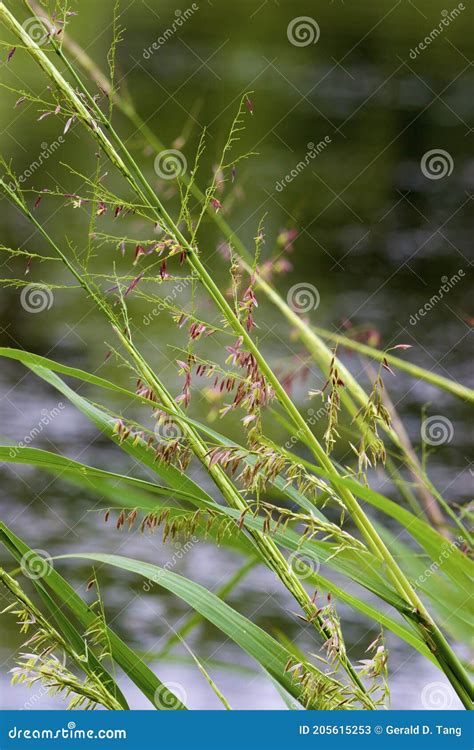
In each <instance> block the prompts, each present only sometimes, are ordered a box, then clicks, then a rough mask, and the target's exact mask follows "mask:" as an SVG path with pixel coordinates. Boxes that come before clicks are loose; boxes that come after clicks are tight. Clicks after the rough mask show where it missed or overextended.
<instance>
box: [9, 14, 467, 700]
mask: <svg viewBox="0 0 474 750" xmlns="http://www.w3.org/2000/svg"><path fill="white" fill-rule="evenodd" d="M0 17H1V18H3V20H4V22H5V25H6V26H7V27H8V28H10V30H11V31H13V33H14V34H15V35H16V36H17V37H19V39H20V40H21V41H22V42H23V44H24V45H25V47H26V48H27V49H28V51H29V52H30V54H31V55H32V56H33V57H34V58H35V59H36V61H37V62H38V63H39V65H40V66H41V67H42V68H43V70H44V71H45V72H46V74H47V75H48V76H49V77H50V78H51V79H52V80H53V81H54V82H55V83H56V85H57V86H58V88H59V89H60V90H61V91H62V93H63V94H64V96H65V97H66V98H67V99H68V100H69V102H70V103H72V104H73V105H74V107H75V108H76V111H77V113H78V115H79V116H80V118H81V119H82V120H83V121H84V123H85V124H86V125H87V126H88V127H89V128H90V129H91V130H92V132H93V134H94V136H95V137H96V139H97V140H98V142H99V144H100V146H101V148H102V149H103V150H104V152H105V153H106V154H107V156H108V157H109V159H110V160H111V161H112V163H113V164H114V165H115V166H116V167H117V168H118V169H119V171H120V172H121V173H122V174H123V176H124V177H125V179H126V180H127V182H128V183H129V184H130V186H131V187H132V189H133V190H134V192H136V193H137V195H138V196H139V197H140V198H141V199H142V200H145V201H146V203H147V204H148V206H149V207H150V208H151V209H152V210H153V211H154V212H155V214H156V216H157V219H158V221H160V222H162V223H164V226H165V228H166V229H167V231H168V232H169V234H170V235H172V236H173V237H174V239H176V240H177V241H178V242H179V243H180V244H181V245H182V247H183V248H184V249H185V250H186V252H187V257H186V259H187V262H188V263H189V264H190V266H191V267H192V268H193V269H194V271H195V272H196V274H197V276H198V277H199V280H200V281H201V283H202V284H203V286H204V288H205V289H206V291H207V292H208V294H209V295H210V297H211V298H212V299H213V301H214V302H215V304H216V306H217V307H218V309H220V311H221V312H222V314H223V315H224V317H225V319H226V320H227V322H228V323H229V325H230V326H231V327H232V329H233V330H234V332H235V333H236V335H237V336H239V337H242V340H243V342H244V343H245V346H246V348H247V350H248V351H249V352H250V353H251V354H253V356H254V357H255V359H256V361H257V363H258V365H259V368H260V371H261V372H262V374H263V375H264V376H265V378H266V379H267V381H268V383H269V384H271V385H272V387H273V389H274V391H275V394H276V396H277V398H278V400H279V402H280V404H281V406H282V407H283V408H284V410H285V411H286V412H287V414H288V415H289V416H290V418H291V419H292V421H293V422H294V424H295V426H296V427H297V428H298V430H301V433H302V434H303V435H305V437H306V439H307V442H308V444H309V446H310V448H311V450H312V452H313V454H314V456H315V457H316V458H317V460H318V461H319V462H320V465H321V467H322V468H324V469H325V470H326V471H327V472H329V473H330V474H331V475H332V476H333V477H334V478H335V479H337V478H339V477H340V475H339V473H338V472H337V470H336V469H335V468H334V466H333V464H332V461H331V460H330V458H329V457H328V456H327V455H326V453H325V451H324V449H323V447H322V446H321V445H320V444H319V442H318V440H317V439H316V437H315V436H314V435H313V433H312V431H311V429H310V428H309V426H308V425H307V423H306V422H305V420H304V419H303V417H302V416H301V414H300V413H299V411H298V409H297V408H296V406H295V405H294V404H293V401H292V400H291V398H290V397H289V396H288V394H287V393H286V391H285V389H284V388H283V386H282V385H281V383H280V382H279V380H278V378H277V377H276V376H275V374H274V373H273V371H272V369H271V368H270V366H269V365H268V364H267V362H266V360H265V358H264V357H263V355H262V354H261V353H260V351H259V349H258V347H257V346H256V345H255V344H254V342H253V340H252V338H251V337H250V336H249V334H248V332H247V330H246V329H245V328H244V327H243V326H242V324H241V322H240V320H239V319H238V318H237V316H236V315H235V313H234V311H233V310H232V308H231V307H230V305H229V304H228V302H227V300H226V299H225V297H224V296H223V294H222V293H221V291H220V290H219V288H218V287H217V285H216V284H215V282H214V281H213V279H212V277H211V276H210V274H209V273H208V271H207V269H206V268H205V267H204V265H203V263H202V262H201V260H200V259H199V257H198V255H197V253H196V252H195V249H194V248H193V247H191V246H190V244H189V242H188V241H187V239H186V238H185V237H184V235H183V234H182V232H181V231H180V230H179V228H178V227H177V226H176V225H175V223H174V222H173V220H172V218H171V217H170V216H169V214H168V212H167V211H166V209H165V208H164V206H163V205H162V203H161V201H160V200H159V198H158V196H157V195H156V194H155V192H154V191H153V189H152V187H151V186H150V185H149V183H148V182H147V180H146V178H145V177H144V176H143V174H142V172H141V170H140V168H139V167H138V165H137V164H136V163H135V161H134V159H133V157H132V156H131V155H130V154H129V152H128V151H127V149H126V147H125V146H124V144H123V143H122V141H121V139H120V138H119V136H118V135H117V134H116V132H115V131H114V129H113V128H112V126H111V124H110V123H109V122H108V123H107V130H108V132H109V133H110V137H111V138H112V140H113V141H114V142H115V143H116V145H117V147H118V148H119V149H120V150H121V151H122V153H123V154H124V158H122V157H121V156H120V155H119V154H118V153H117V151H116V149H115V148H114V146H113V145H112V143H111V142H110V141H109V140H108V138H107V137H106V135H105V134H104V133H103V131H102V129H101V128H100V127H99V125H98V122H97V121H96V120H95V119H94V118H93V116H92V115H91V114H90V112H89V111H88V109H87V108H86V107H85V106H84V104H83V103H82V101H81V99H80V97H78V96H77V94H76V93H75V92H74V90H73V89H72V87H71V86H70V85H69V84H68V83H67V81H66V80H65V79H64V78H63V76H62V75H61V74H60V73H59V71H58V70H57V69H56V68H55V66H54V65H53V64H52V63H51V61H50V60H49V58H48V57H47V56H46V55H45V54H44V53H43V51H42V50H41V49H40V47H39V46H38V45H37V44H36V43H35V42H34V41H33V40H32V39H31V38H30V37H29V35H28V34H27V33H26V31H25V30H24V29H23V28H22V26H21V25H20V24H19V23H18V21H17V20H16V18H15V17H14V16H13V15H12V14H11V13H10V12H9V11H8V9H7V8H6V7H5V4H4V3H3V2H0ZM90 101H91V102H93V100H92V97H90ZM93 104H94V108H95V109H98V107H97V106H96V105H95V103H93ZM99 112H100V110H99ZM98 119H99V121H100V120H103V119H104V115H103V113H101V112H100V117H99V118H98ZM124 159H125V161H126V162H128V166H126V164H125V161H124ZM151 375H153V373H151ZM154 377H155V376H154V375H153V378H154ZM173 405H174V404H173ZM198 439H199V438H198ZM225 476H226V475H225ZM224 486H225V482H223V487H224ZM339 493H340V496H341V499H342V500H343V502H344V504H345V505H346V507H347V510H348V511H349V513H350V514H351V515H352V517H353V520H354V521H355V523H356V525H357V526H358V528H359V530H360V532H361V534H362V535H363V537H364V539H365V540H366V542H367V544H368V547H369V548H370V549H371V550H372V552H373V553H374V554H375V555H376V557H377V558H378V559H379V560H380V561H381V562H382V563H383V564H384V565H385V567H386V571H387V574H388V577H389V578H390V580H391V581H392V583H393V585H394V587H395V589H396V590H397V591H398V592H399V593H400V594H401V595H402V597H403V598H404V599H405V600H406V601H407V602H408V603H409V604H410V605H411V606H412V607H413V609H414V611H415V612H417V613H418V615H419V617H420V620H421V622H420V623H419V626H418V627H419V630H420V633H421V635H422V637H423V640H424V641H425V642H426V643H427V644H428V645H429V646H431V648H432V650H433V651H434V654H435V656H436V658H437V659H438V662H439V664H440V666H441V668H442V669H443V671H445V673H446V674H447V676H448V678H449V679H450V681H451V683H452V684H453V687H454V688H455V690H456V692H457V693H458V695H459V697H460V699H461V700H462V702H463V704H464V705H465V706H466V708H472V703H471V701H470V700H469V696H470V695H472V685H471V683H470V680H469V678H468V676H467V674H466V671H465V669H464V667H463V665H462V664H461V662H460V661H459V659H458V658H457V656H456V655H455V654H454V652H453V650H452V649H451V647H450V645H449V643H448V642H447V640H446V639H445V637H444V635H443V634H442V633H441V631H440V630H439V628H438V626H437V625H436V623H435V622H434V621H433V619H432V618H431V615H430V614H429V612H428V611H427V610H426V608H425V606H424V604H423V603H422V601H421V600H420V599H419V597H418V595H417V594H416V592H415V590H414V589H413V588H412V586H411V584H410V582H409V580H408V578H407V577H406V576H405V574H404V573H403V571H402V570H401V569H400V568H399V566H398V564H397V563H396V561H395V560H394V558H393V557H392V555H391V554H390V552H389V550H388V549H387V547H386V546H385V544H384V543H383V541H382V539H381V538H380V536H379V535H378V533H377V531H376V529H375V528H374V526H373V525H372V523H371V521H370V520H369V518H368V517H367V516H366V515H365V513H364V512H363V510H362V508H361V507H360V505H359V503H358V502H357V499H356V498H355V497H354V496H353V495H352V493H351V492H350V491H348V490H347V489H346V488H340V489H339ZM269 542H270V540H268V539H264V543H265V545H268V543H269ZM280 554H281V553H280ZM283 559H284V558H283ZM285 565H286V561H285ZM280 572H281V573H282V575H283V571H282V570H281V571H280ZM284 575H285V578H286V576H287V573H286V572H285V574H284ZM298 585H299V586H301V584H300V582H299V581H298ZM301 588H303V587H301ZM303 591H304V588H303ZM433 646H434V648H433Z"/></svg>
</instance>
